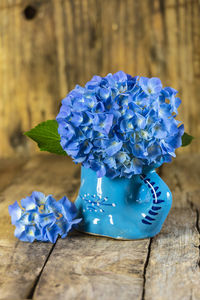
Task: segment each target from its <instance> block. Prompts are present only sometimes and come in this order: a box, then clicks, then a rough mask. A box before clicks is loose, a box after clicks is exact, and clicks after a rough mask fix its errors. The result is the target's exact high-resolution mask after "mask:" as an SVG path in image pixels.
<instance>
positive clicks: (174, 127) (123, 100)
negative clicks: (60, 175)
mask: <svg viewBox="0 0 200 300" xmlns="http://www.w3.org/2000/svg"><path fill="white" fill-rule="evenodd" d="M180 103H181V100H180V99H179V98H178V97H177V91H176V90H175V89H173V88H171V87H163V86H162V83H161V81H160V79H159V78H146V77H139V76H136V77H132V76H131V75H128V74H126V73H124V72H122V71H119V72H117V73H115V74H113V75H112V74H108V75H107V76H105V77H100V76H94V77H93V78H92V79H91V81H89V82H87V83H86V85H85V87H81V86H79V85H77V86H76V87H75V88H74V89H73V90H72V91H71V92H70V93H69V94H68V95H67V96H66V97H65V98H64V99H63V100H62V106H61V108H60V112H59V114H58V115H57V117H56V120H51V121H47V122H43V123H41V124H39V125H38V126H37V127H35V128H34V129H32V130H30V131H29V132H27V133H26V135H27V136H29V137H31V138H32V139H33V140H35V141H36V142H37V143H38V145H39V147H40V149H41V150H45V151H49V152H53V153H57V154H64V155H66V154H68V155H69V156H71V157H72V158H73V160H74V162H75V163H81V164H82V165H83V166H84V167H86V168H91V169H92V170H94V171H95V172H96V173H97V176H98V177H103V176H108V177H110V178H115V177H126V178H130V177H132V176H133V175H136V174H141V173H142V172H143V169H144V168H146V167H152V168H155V167H158V166H160V165H161V164H162V163H164V162H170V161H171V159H172V157H175V150H176V149H177V148H178V147H180V146H185V145H187V144H189V143H190V142H191V140H192V137H191V136H190V135H188V134H186V133H185V134H184V126H183V124H181V122H180V121H178V120H176V116H177V114H178V107H179V105H180Z"/></svg>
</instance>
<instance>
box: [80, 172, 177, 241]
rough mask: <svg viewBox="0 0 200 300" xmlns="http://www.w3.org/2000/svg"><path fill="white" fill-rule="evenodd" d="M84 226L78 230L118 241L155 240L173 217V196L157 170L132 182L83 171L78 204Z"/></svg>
mask: <svg viewBox="0 0 200 300" xmlns="http://www.w3.org/2000/svg"><path fill="white" fill-rule="evenodd" d="M75 204H76V206H77V208H78V211H79V217H81V218H82V222H81V223H80V224H79V225H78V228H77V229H78V230H80V231H83V232H86V233H90V234H95V235H101V236H107V237H112V238H116V239H143V238H149V237H153V236H155V235H156V234H157V233H159V232H160V230H161V227H162V225H163V223H164V221H165V219H166V217H167V215H168V213H169V210H170V208H171V204H172V195H171V192H170V190H169V188H168V187H167V185H166V184H165V183H164V181H163V180H162V179H161V178H160V177H159V175H158V174H157V173H156V171H155V170H147V171H146V172H144V174H141V175H134V176H133V177H132V178H130V179H128V178H116V179H110V178H108V177H102V178H98V177H97V175H96V173H95V172H94V171H92V170H91V169H86V168H84V167H82V169H81V186H80V190H79V195H78V197H77V199H76V202H75Z"/></svg>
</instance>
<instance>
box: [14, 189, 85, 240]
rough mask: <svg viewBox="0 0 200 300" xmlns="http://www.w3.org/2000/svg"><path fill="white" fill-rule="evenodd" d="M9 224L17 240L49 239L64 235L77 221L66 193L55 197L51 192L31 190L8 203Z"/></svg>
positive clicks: (72, 205)
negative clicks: (46, 194) (44, 192)
mask: <svg viewBox="0 0 200 300" xmlns="http://www.w3.org/2000/svg"><path fill="white" fill-rule="evenodd" d="M9 213H10V215H11V220H12V224H13V225H15V226H16V229H15V236H16V237H17V238H18V239H20V240H21V241H25V242H33V241H34V240H38V241H43V242H46V241H50V242H52V243H55V242H56V240H57V238H58V236H61V237H62V238H65V237H66V236H67V234H68V232H69V231H70V230H71V228H72V226H73V225H75V224H77V223H79V222H80V221H81V219H76V215H77V209H76V206H75V205H74V203H72V202H70V201H69V200H68V198H67V197H63V198H62V199H60V200H59V201H56V200H55V199H54V198H53V197H52V196H51V195H48V196H45V195H44V194H43V193H40V192H33V193H32V195H31V196H30V197H26V198H24V199H22V200H21V206H20V205H19V204H18V203H17V201H16V202H15V203H14V204H12V205H10V206H9Z"/></svg>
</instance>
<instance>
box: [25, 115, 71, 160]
mask: <svg viewBox="0 0 200 300" xmlns="http://www.w3.org/2000/svg"><path fill="white" fill-rule="evenodd" d="M24 134H25V135H26V136H28V137H29V138H31V139H32V140H34V141H35V142H36V143H37V144H38V147H39V148H40V150H41V151H48V152H51V153H56V154H59V155H67V153H66V152H65V151H64V150H63V149H62V147H61V145H60V135H59V133H58V123H57V122H56V120H48V121H46V122H42V123H40V124H39V125H37V126H36V127H34V128H33V129H31V130H30V131H27V132H25V133H24Z"/></svg>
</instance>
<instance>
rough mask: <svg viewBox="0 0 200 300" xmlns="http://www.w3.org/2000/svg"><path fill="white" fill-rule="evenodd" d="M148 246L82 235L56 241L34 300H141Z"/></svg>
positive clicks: (144, 242)
mask: <svg viewBox="0 0 200 300" xmlns="http://www.w3.org/2000/svg"><path fill="white" fill-rule="evenodd" d="M148 245H149V240H141V241H116V240H113V239H106V238H99V237H95V236H87V235H83V234H74V235H72V236H70V237H69V238H67V239H66V240H59V241H58V242H57V244H56V246H55V249H54V250H53V253H52V255H51V256H50V258H49V260H48V263H47V265H46V268H45V270H44V272H43V273H42V277H41V280H40V281H39V284H38V286H37V288H36V291H35V293H34V297H33V299H46V296H47V294H48V299H73V300H75V299H77V300H78V299H105V300H112V299H141V297H142V292H143V270H144V265H145V261H146V256H147V252H148Z"/></svg>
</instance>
